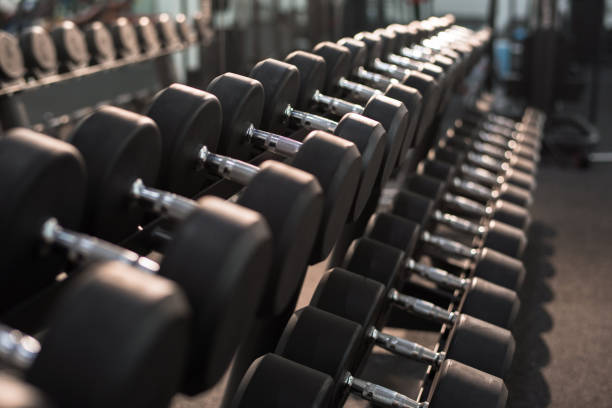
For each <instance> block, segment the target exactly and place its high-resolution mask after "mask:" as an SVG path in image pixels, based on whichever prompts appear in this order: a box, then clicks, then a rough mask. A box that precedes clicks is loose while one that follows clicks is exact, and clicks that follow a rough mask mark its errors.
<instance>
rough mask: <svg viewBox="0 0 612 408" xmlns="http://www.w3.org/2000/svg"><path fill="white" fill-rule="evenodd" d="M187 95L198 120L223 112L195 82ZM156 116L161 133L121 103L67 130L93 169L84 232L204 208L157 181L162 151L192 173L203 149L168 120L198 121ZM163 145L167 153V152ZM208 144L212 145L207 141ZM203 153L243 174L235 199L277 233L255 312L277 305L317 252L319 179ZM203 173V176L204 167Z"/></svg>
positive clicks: (155, 107) (104, 234)
mask: <svg viewBox="0 0 612 408" xmlns="http://www.w3.org/2000/svg"><path fill="white" fill-rule="evenodd" d="M185 88H186V87H185ZM179 89H180V88H179ZM177 92H178V91H177V90H176V88H175V89H172V90H170V88H167V89H166V90H165V91H162V93H161V94H159V95H158V96H157V97H156V98H155V101H154V102H153V104H152V106H151V110H152V111H155V112H158V113H159V112H160V110H161V109H164V105H165V104H166V103H168V102H169V99H170V98H171V97H172V96H174V97H175V98H174V99H175V100H176V99H177V98H176V95H177ZM183 95H184V96H183V100H182V101H181V102H180V103H179V102H177V103H175V105H174V106H175V107H181V106H186V105H187V104H191V107H192V108H196V109H195V110H194V111H193V112H187V111H182V113H184V114H189V115H190V117H191V118H194V117H197V116H198V115H199V119H196V120H195V122H194V123H197V124H198V125H202V124H203V123H202V121H201V120H202V119H205V118H208V116H211V115H212V114H214V113H217V114H218V115H219V116H220V111H219V104H218V102H217V101H216V99H215V98H214V97H213V96H211V95H210V94H206V93H205V92H202V91H197V90H193V91H192V92H191V93H188V94H183ZM181 103H182V104H181ZM160 104H161V105H160ZM165 106H168V105H165ZM169 115H172V117H168V116H169ZM192 115H193V116H192ZM153 116H156V117H157V115H153ZM158 118H159V119H160V120H164V121H165V122H164V126H165V127H164V130H163V132H165V133H164V134H163V136H160V130H159V129H158V127H157V125H155V123H154V122H153V120H152V119H151V118H148V117H146V116H143V115H139V114H137V113H133V112H129V111H126V110H123V109H120V108H113V107H108V106H106V107H101V108H100V109H98V110H97V111H95V112H94V113H92V114H91V115H89V116H88V117H86V118H85V119H83V120H82V121H81V123H80V124H79V125H78V126H77V127H76V128H75V130H74V132H73V134H72V135H71V136H70V137H69V139H68V140H69V141H70V142H71V143H72V144H73V145H74V146H75V147H76V148H77V149H78V150H79V152H80V153H81V154H82V156H83V158H84V161H85V165H86V169H87V173H88V176H89V183H88V191H87V200H86V203H87V205H86V207H85V217H84V218H85V220H86V222H85V223H84V225H83V231H84V232H87V233H89V234H92V235H95V236H97V237H101V238H104V239H108V240H110V241H112V242H119V241H121V240H122V239H124V238H125V237H126V236H128V234H129V233H130V232H132V231H135V230H136V229H137V226H138V225H139V224H140V223H141V221H142V220H143V216H145V215H146V211H147V210H149V209H151V210H153V212H156V213H158V214H162V215H167V216H168V217H170V218H172V219H174V220H179V221H182V220H185V219H186V218H187V217H188V216H189V215H190V214H191V213H192V212H193V211H195V210H197V209H198V208H199V203H198V202H196V201H193V200H190V199H187V198H185V197H181V196H179V195H176V194H174V193H171V192H168V191H164V190H160V189H157V188H155V187H154V184H152V183H154V181H155V178H156V176H157V174H158V169H159V163H160V161H161V159H160V157H161V156H162V155H164V156H166V155H168V156H172V153H176V152H179V154H182V155H183V157H182V159H191V160H189V162H188V163H187V165H189V166H191V171H192V172H193V173H196V167H197V165H196V163H195V159H196V157H197V154H198V150H197V149H193V150H191V148H192V146H193V144H192V143H191V141H190V140H187V139H186V137H190V136H192V135H193V133H195V132H196V129H194V128H190V129H185V128H183V131H182V132H181V131H178V130H177V131H174V132H170V130H169V127H168V126H169V125H170V124H171V123H172V122H174V125H175V126H176V127H175V128H174V129H178V126H187V127H190V126H191V125H193V123H192V124H189V123H188V122H186V121H184V120H183V118H182V117H180V116H177V115H175V114H174V113H172V112H168V111H167V110H166V112H165V116H164V117H161V116H160V117H158ZM218 122H220V118H218V119H213V120H210V121H209V122H208V125H209V126H211V127H210V128H209V130H210V132H213V135H210V136H208V138H209V139H210V140H212V139H215V135H216V136H218V132H216V133H215V127H214V126H215V123H218ZM204 129H205V128H199V129H198V130H199V131H198V133H195V137H196V138H197V139H198V141H201V140H203V139H204V138H203V137H202V136H201V135H204V134H205V132H204ZM217 129H218V127H217ZM162 140H163V142H165V143H163V142H162ZM196 143H197V142H196ZM162 146H163V149H164V150H165V151H166V152H167V153H165V154H164V152H162ZM200 147H201V145H200ZM203 149H208V145H206V146H204V147H203ZM189 154H191V155H190V156H187V155H189ZM204 156H206V157H204ZM178 158H179V157H177V156H175V157H172V159H178ZM200 159H201V163H202V165H208V166H212V167H210V168H211V169H212V168H214V169H215V171H218V172H219V173H220V174H223V175H225V173H228V174H227V175H225V176H226V177H230V178H233V177H234V175H235V174H238V175H239V176H238V177H240V176H242V178H241V180H242V181H243V182H244V183H245V185H246V188H245V189H244V191H243V193H242V194H241V195H240V197H239V198H238V200H237V202H238V204H240V205H242V206H244V207H246V208H250V209H252V210H254V211H257V212H259V213H260V214H261V215H262V216H263V218H264V219H265V220H266V222H267V224H268V226H269V228H270V232H271V234H272V235H271V236H272V244H273V251H274V252H273V257H274V262H273V263H272V265H273V266H272V268H271V270H270V272H269V273H268V275H267V277H268V280H267V282H266V284H265V285H266V289H265V290H266V293H265V296H264V297H263V298H262V299H263V302H262V304H261V305H260V308H259V309H258V310H257V313H258V315H262V314H277V313H279V312H280V311H281V310H283V308H284V307H285V306H286V304H287V303H288V302H289V299H290V297H291V296H292V295H293V293H294V292H295V290H296V288H297V287H299V285H300V284H301V280H302V277H303V273H304V271H305V269H306V264H307V261H308V259H309V256H310V254H311V252H312V248H313V245H314V240H315V237H316V233H317V227H318V225H319V223H320V221H319V220H320V218H321V212H322V198H321V195H322V193H321V187H320V186H319V184H318V183H317V181H316V179H315V178H314V177H313V176H312V175H310V174H307V173H305V172H302V171H299V170H297V169H294V168H291V167H289V166H287V165H285V164H283V163H278V162H274V161H269V162H264V163H263V164H262V166H261V168H259V167H255V166H252V165H250V164H248V163H243V162H239V161H236V160H232V159H227V158H225V157H221V156H215V154H214V153H212V152H211V151H208V150H204V151H203V152H202V156H200ZM166 164H167V167H165V169H164V171H166V172H173V171H175V170H176V169H178V171H182V170H183V169H184V167H183V166H185V163H184V160H176V161H175V160H170V161H169V162H168V163H166ZM236 168H238V169H236ZM199 176H200V177H201V178H202V174H201V172H200V174H199ZM169 187H171V188H172V187H173V186H172V185H170V186H169ZM171 190H172V189H171ZM140 204H144V206H143V205H140ZM247 253H248V252H247Z"/></svg>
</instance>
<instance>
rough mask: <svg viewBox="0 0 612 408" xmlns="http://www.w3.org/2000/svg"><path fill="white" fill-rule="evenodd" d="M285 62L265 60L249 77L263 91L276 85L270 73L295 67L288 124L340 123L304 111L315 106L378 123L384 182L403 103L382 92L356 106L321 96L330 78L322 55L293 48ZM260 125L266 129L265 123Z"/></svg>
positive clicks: (398, 140) (405, 115) (399, 135)
mask: <svg viewBox="0 0 612 408" xmlns="http://www.w3.org/2000/svg"><path fill="white" fill-rule="evenodd" d="M285 62H286V63H282V62H281V61H276V60H272V59H267V60H265V61H263V62H262V63H260V64H258V65H257V66H256V67H255V68H254V69H253V70H252V71H251V77H253V78H255V79H257V80H258V81H260V82H261V83H262V84H263V86H264V89H265V90H266V94H267V93H268V89H269V88H272V89H274V88H276V87H275V86H274V85H273V83H274V82H273V81H274V78H275V77H274V75H279V74H280V72H289V71H294V70H295V69H296V68H297V71H298V73H299V75H298V77H299V85H298V94H297V101H296V105H295V106H287V107H286V108H285V115H286V118H287V119H288V122H289V125H290V126H298V127H313V128H316V129H321V130H327V131H330V132H333V131H334V129H336V128H337V127H338V126H339V125H340V123H339V122H336V121H334V120H330V119H327V118H323V117H321V116H317V115H314V114H311V113H307V112H308V111H311V110H312V111H315V112H316V110H315V109H318V108H320V109H322V110H323V111H326V112H328V113H331V114H333V115H335V116H338V117H343V116H344V115H346V114H348V113H357V114H359V115H362V116H365V117H367V118H370V119H373V120H375V121H377V122H379V123H380V124H381V125H382V126H383V128H384V129H385V131H386V136H385V153H384V156H383V163H384V167H383V171H382V173H381V175H380V177H381V183H380V185H382V184H383V183H384V182H386V180H388V178H389V176H390V175H391V172H392V171H393V169H394V168H395V166H396V164H397V161H398V157H399V153H400V149H401V146H402V143H403V141H404V138H405V137H406V131H407V129H408V123H409V121H410V115H409V112H408V110H407V109H406V107H405V106H404V104H403V103H402V102H400V101H399V100H397V99H392V98H389V97H388V96H383V95H374V96H372V97H371V98H370V99H369V101H368V102H367V103H366V104H365V105H357V104H354V103H351V102H347V101H345V100H342V99H338V98H334V97H331V96H328V95H324V94H323V93H322V89H324V86H325V82H326V81H332V80H333V79H332V78H327V69H326V64H325V60H324V59H323V58H321V57H319V56H317V55H315V54H310V53H306V52H303V51H301V52H300V51H296V52H293V53H291V54H289V55H288V56H287V58H285ZM275 73H276V74H275ZM264 127H266V128H267V126H266V124H265V123H264Z"/></svg>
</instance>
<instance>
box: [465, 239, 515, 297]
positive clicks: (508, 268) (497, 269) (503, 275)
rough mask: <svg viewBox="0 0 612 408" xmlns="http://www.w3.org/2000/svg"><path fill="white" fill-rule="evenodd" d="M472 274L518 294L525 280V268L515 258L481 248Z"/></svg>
mask: <svg viewBox="0 0 612 408" xmlns="http://www.w3.org/2000/svg"><path fill="white" fill-rule="evenodd" d="M472 274H473V276H477V277H480V278H483V279H486V280H488V281H489V282H493V283H495V284H497V285H500V286H503V287H505V288H508V289H510V290H514V291H516V292H518V291H519V290H520V289H521V286H522V285H523V280H524V278H525V266H524V265H523V262H521V261H520V260H518V259H516V258H513V257H510V256H508V255H504V254H502V253H501V252H499V251H495V250H493V249H491V248H483V249H482V251H480V256H479V259H478V262H477V263H476V266H475V267H474V270H473V272H472Z"/></svg>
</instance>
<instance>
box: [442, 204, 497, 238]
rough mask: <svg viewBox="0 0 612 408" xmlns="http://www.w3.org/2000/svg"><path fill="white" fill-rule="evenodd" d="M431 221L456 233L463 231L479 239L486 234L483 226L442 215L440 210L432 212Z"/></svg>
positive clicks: (453, 216) (445, 214)
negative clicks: (454, 230)
mask: <svg viewBox="0 0 612 408" xmlns="http://www.w3.org/2000/svg"><path fill="white" fill-rule="evenodd" d="M433 219H434V220H436V221H437V222H439V223H442V224H446V225H448V226H450V227H451V228H454V229H456V230H458V231H463V232H466V233H468V234H473V235H476V236H479V237H482V236H484V235H485V234H486V233H487V228H486V227H485V226H484V225H478V224H476V223H474V222H472V221H469V220H466V219H465V218H461V217H457V216H456V215H453V214H448V213H443V212H442V211H440V210H435V211H434V213H433Z"/></svg>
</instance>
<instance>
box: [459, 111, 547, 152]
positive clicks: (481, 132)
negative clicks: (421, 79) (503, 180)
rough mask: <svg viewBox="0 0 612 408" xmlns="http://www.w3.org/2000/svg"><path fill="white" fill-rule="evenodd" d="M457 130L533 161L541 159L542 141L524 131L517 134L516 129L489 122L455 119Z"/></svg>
mask: <svg viewBox="0 0 612 408" xmlns="http://www.w3.org/2000/svg"><path fill="white" fill-rule="evenodd" d="M455 131H456V132H460V133H462V134H464V135H472V136H474V137H476V138H478V139H480V140H483V141H486V142H488V143H491V144H495V145H497V146H499V147H502V148H504V149H506V150H509V151H511V152H512V153H514V154H516V155H518V156H520V157H524V158H526V159H528V160H530V161H532V162H538V161H539V160H540V156H539V151H540V149H541V142H540V141H539V140H537V139H532V138H531V136H529V137H525V134H524V133H520V134H515V133H516V132H515V131H513V130H510V129H507V128H505V127H503V126H499V125H495V124H491V123H488V122H487V123H480V124H476V123H469V121H466V120H464V119H458V120H456V121H455ZM525 139H529V140H525Z"/></svg>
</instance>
